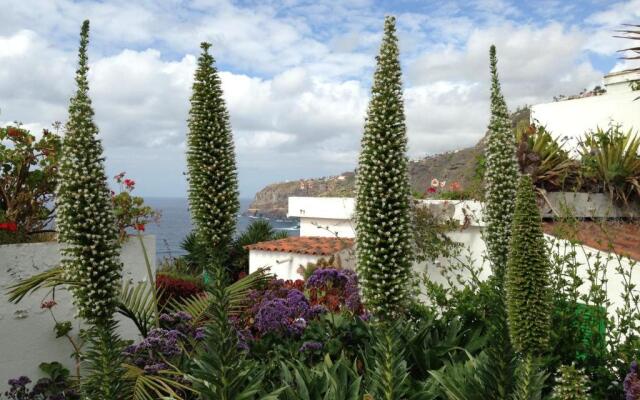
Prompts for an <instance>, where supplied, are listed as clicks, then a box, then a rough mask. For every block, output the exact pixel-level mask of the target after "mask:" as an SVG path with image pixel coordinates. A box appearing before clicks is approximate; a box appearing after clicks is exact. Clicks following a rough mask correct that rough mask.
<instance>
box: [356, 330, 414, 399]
mask: <svg viewBox="0 0 640 400" xmlns="http://www.w3.org/2000/svg"><path fill="white" fill-rule="evenodd" d="M373 330H374V331H377V333H376V335H375V339H374V344H373V348H372V353H373V354H372V357H371V359H372V365H371V366H370V369H369V370H368V371H367V381H366V384H367V392H368V393H370V394H371V395H372V396H373V398H374V399H384V400H395V399H403V398H406V397H407V395H408V394H409V390H410V386H409V371H408V369H407V362H406V361H405V359H404V350H403V344H402V342H401V341H400V340H399V337H398V335H397V333H396V331H395V328H394V327H392V326H377V327H374V328H373Z"/></svg>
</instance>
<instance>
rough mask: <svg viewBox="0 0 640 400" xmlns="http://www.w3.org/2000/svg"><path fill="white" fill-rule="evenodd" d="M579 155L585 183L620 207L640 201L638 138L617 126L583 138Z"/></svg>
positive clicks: (639, 141) (639, 142)
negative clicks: (619, 204)
mask: <svg viewBox="0 0 640 400" xmlns="http://www.w3.org/2000/svg"><path fill="white" fill-rule="evenodd" d="M578 151H579V153H580V157H581V161H580V162H581V164H582V173H583V176H584V179H585V180H586V181H587V182H590V184H591V185H592V186H594V187H596V188H597V189H601V190H602V191H604V192H607V193H609V194H610V195H611V197H612V198H613V199H614V200H616V201H618V202H621V203H623V204H628V203H629V202H630V201H631V200H633V199H640V156H639V155H638V152H639V151H640V137H638V135H636V134H634V133H633V132H632V131H628V132H626V133H625V132H623V131H622V129H621V127H620V126H619V125H613V124H612V125H610V126H609V127H608V128H607V129H606V130H604V129H601V128H598V129H596V130H595V131H592V132H590V133H588V134H587V135H586V137H585V138H584V140H582V141H581V143H580V145H579V148H578Z"/></svg>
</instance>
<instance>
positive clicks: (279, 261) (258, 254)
mask: <svg viewBox="0 0 640 400" xmlns="http://www.w3.org/2000/svg"><path fill="white" fill-rule="evenodd" d="M338 256H339V257H340V260H341V261H342V267H343V268H347V269H355V255H354V254H353V251H352V250H351V249H346V250H342V251H341V252H339V253H338ZM329 257H330V256H315V255H309V254H298V253H285V252H278V251H264V250H251V251H250V252H249V272H254V271H256V270H257V269H258V268H264V267H270V268H271V272H272V273H274V274H276V276H277V277H278V278H280V279H292V280H296V279H302V275H300V274H299V273H298V268H300V266H305V267H306V265H307V264H308V263H315V262H317V261H318V260H319V259H321V258H324V259H328V258H329Z"/></svg>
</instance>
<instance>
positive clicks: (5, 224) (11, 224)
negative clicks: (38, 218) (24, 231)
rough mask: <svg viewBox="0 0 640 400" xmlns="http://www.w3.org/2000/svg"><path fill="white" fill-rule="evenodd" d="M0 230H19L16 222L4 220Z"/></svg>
mask: <svg viewBox="0 0 640 400" xmlns="http://www.w3.org/2000/svg"><path fill="white" fill-rule="evenodd" d="M0 230H4V231H9V232H15V231H17V230H18V225H17V224H16V223H15V222H2V223H0Z"/></svg>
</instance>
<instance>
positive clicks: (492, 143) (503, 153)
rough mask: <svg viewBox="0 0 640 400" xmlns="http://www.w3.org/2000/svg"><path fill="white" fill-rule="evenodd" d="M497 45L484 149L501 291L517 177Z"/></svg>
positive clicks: (492, 256) (489, 237)
mask: <svg viewBox="0 0 640 400" xmlns="http://www.w3.org/2000/svg"><path fill="white" fill-rule="evenodd" d="M497 62H498V61H497V59H496V48H495V46H491V49H490V64H491V121H490V122H489V133H488V139H487V147H486V151H485V165H486V173H485V185H486V194H485V201H486V202H485V209H484V217H485V220H486V223H487V226H486V231H485V233H484V235H485V243H486V245H487V251H488V254H489V261H491V265H492V267H493V273H494V276H495V280H496V286H497V287H498V289H499V290H502V287H503V282H504V275H505V271H506V268H507V256H508V254H509V241H510V238H511V221H512V219H513V212H514V209H515V204H514V201H513V200H514V198H515V194H516V185H517V179H518V164H517V162H516V158H515V151H516V147H515V139H514V136H513V133H512V132H511V120H510V119H509V111H508V110H507V104H506V102H505V100H504V97H503V95H502V90H501V88H500V81H499V80H498V70H497Z"/></svg>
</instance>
